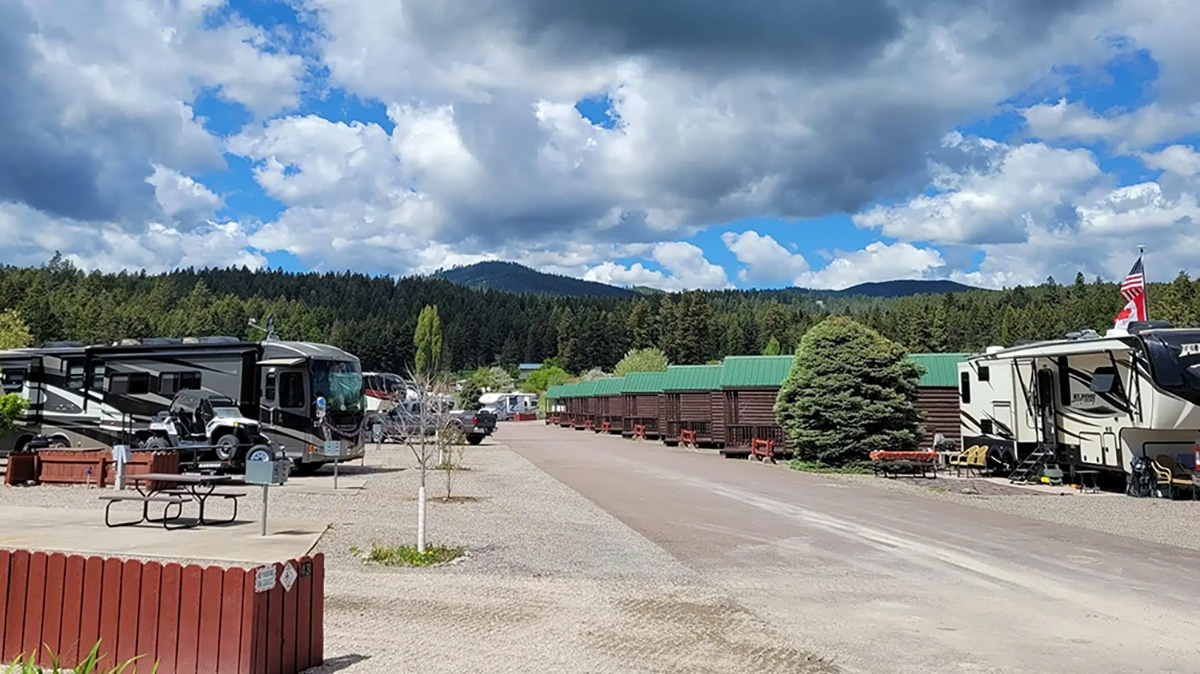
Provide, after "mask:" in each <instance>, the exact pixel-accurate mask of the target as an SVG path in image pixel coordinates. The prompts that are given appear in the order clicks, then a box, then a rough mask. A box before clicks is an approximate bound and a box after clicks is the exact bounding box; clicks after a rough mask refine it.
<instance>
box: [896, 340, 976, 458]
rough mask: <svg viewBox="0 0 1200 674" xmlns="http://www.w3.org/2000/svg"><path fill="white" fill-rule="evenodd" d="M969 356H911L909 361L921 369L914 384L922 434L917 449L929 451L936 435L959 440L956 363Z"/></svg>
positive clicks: (932, 354)
mask: <svg viewBox="0 0 1200 674" xmlns="http://www.w3.org/2000/svg"><path fill="white" fill-rule="evenodd" d="M970 357H971V354H969V353H913V354H909V356H908V359H909V360H910V361H912V362H914V363H916V364H917V365H919V366H921V368H922V369H923V370H924V372H923V374H922V375H921V379H920V380H919V381H918V382H917V399H916V407H917V410H918V411H919V412H920V413H921V417H922V423H923V424H924V426H925V435H924V436H922V437H921V443H920V445H919V448H920V449H932V448H933V444H934V439H935V438H936V436H937V435H939V434H940V435H943V436H945V437H946V439H948V440H955V441H958V440H959V439H960V436H961V435H962V427H961V423H960V421H959V405H958V364H959V363H962V362H964V361H966V360H967V359H968V358H970Z"/></svg>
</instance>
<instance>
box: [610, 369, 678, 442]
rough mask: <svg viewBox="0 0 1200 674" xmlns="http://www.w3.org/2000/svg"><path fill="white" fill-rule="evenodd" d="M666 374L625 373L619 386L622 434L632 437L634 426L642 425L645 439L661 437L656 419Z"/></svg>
mask: <svg viewBox="0 0 1200 674" xmlns="http://www.w3.org/2000/svg"><path fill="white" fill-rule="evenodd" d="M666 376H667V373H666V372H630V373H629V374H627V375H625V383H624V385H623V386H622V387H621V397H622V399H623V402H624V405H623V407H622V413H623V415H624V416H622V417H621V435H622V436H624V437H627V438H629V437H633V434H634V429H635V427H642V428H644V429H645V432H646V438H647V439H651V440H655V439H658V438H660V437H662V436H661V432H660V430H659V426H658V419H659V416H660V414H659V406H660V405H661V404H662V401H661V399H662V397H663V381H664V380H665V379H666Z"/></svg>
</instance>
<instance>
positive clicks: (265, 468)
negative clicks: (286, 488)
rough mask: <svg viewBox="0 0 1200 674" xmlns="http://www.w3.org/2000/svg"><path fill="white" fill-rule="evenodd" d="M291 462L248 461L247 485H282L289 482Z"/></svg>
mask: <svg viewBox="0 0 1200 674" xmlns="http://www.w3.org/2000/svg"><path fill="white" fill-rule="evenodd" d="M289 463H290V462H289V461H247V462H246V476H245V482H246V484H261V485H269V484H274V485H282V484H285V483H286V482H287V479H288V473H289V472H291V471H290V466H289Z"/></svg>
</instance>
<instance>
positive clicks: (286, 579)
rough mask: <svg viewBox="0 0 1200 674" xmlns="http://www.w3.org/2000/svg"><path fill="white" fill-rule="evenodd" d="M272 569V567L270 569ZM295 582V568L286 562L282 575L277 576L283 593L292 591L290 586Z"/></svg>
mask: <svg viewBox="0 0 1200 674" xmlns="http://www.w3.org/2000/svg"><path fill="white" fill-rule="evenodd" d="M272 568H274V567H272ZM295 582H296V567H294V566H292V563H291V562H288V563H287V564H286V565H284V567H283V573H281V574H279V584H280V585H282V586H283V591H284V592H291V591H292V584H293V583H295Z"/></svg>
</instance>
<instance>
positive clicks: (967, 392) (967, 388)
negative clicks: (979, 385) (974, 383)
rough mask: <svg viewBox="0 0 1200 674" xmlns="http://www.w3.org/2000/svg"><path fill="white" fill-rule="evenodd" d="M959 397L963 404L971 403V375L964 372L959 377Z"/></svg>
mask: <svg viewBox="0 0 1200 674" xmlns="http://www.w3.org/2000/svg"><path fill="white" fill-rule="evenodd" d="M958 395H959V397H960V398H962V401H963V404H967V405H969V404H970V403H971V373H970V372H963V373H961V374H959V375H958Z"/></svg>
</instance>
